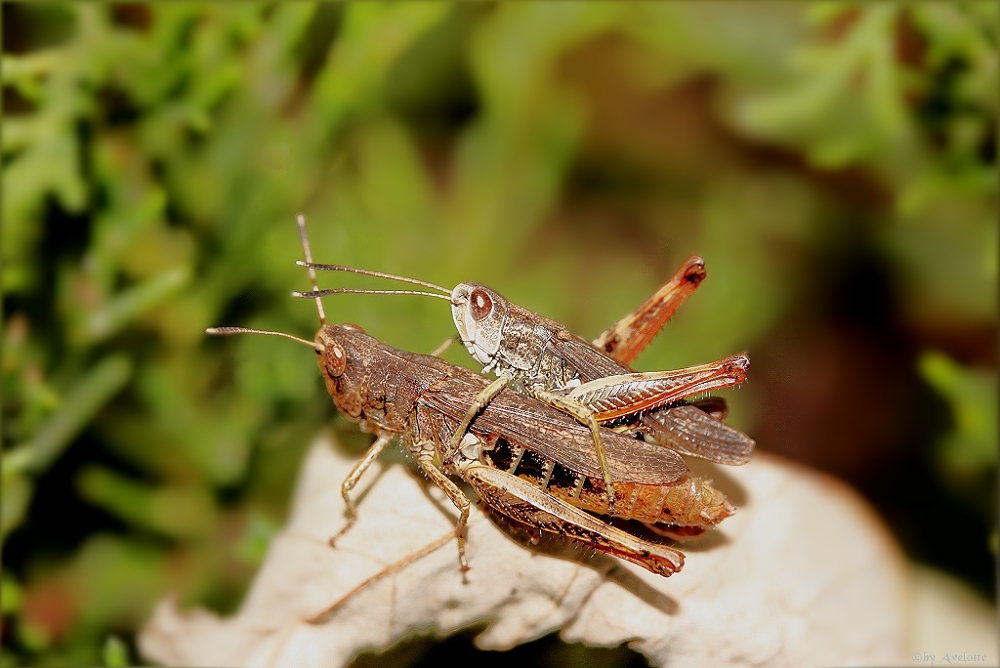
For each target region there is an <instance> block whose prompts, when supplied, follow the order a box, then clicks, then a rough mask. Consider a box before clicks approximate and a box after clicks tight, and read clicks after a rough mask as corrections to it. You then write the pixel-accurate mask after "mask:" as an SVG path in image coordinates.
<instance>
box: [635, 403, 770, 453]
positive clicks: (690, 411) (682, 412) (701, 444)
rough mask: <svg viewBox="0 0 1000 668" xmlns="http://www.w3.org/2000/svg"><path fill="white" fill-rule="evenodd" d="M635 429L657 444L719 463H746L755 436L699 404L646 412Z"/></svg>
mask: <svg viewBox="0 0 1000 668" xmlns="http://www.w3.org/2000/svg"><path fill="white" fill-rule="evenodd" d="M635 430H636V431H639V432H642V433H643V434H645V435H646V437H647V438H649V439H651V440H652V441H654V442H655V443H658V444H660V445H665V446H667V447H669V448H673V449H674V450H677V451H678V452H682V453H684V454H687V455H694V456H695V457H700V458H702V459H707V460H708V461H711V462H715V463H717V464H728V465H730V466H738V465H740V464H746V463H747V461H749V459H750V455H751V454H752V453H753V449H754V446H755V445H756V444H755V443H754V441H753V439H752V438H750V437H749V436H747V435H746V434H744V433H743V432H741V431H740V430H738V429H734V428H732V427H730V426H729V425H727V424H724V423H723V422H721V421H720V420H719V419H718V418H716V417H713V416H712V415H711V414H710V413H707V412H705V411H704V410H702V409H701V408H699V407H697V406H692V405H688V404H684V405H681V406H671V407H670V408H664V409H660V410H657V411H653V412H651V413H647V414H645V415H643V416H642V417H641V418H640V419H639V422H638V424H636V426H635Z"/></svg>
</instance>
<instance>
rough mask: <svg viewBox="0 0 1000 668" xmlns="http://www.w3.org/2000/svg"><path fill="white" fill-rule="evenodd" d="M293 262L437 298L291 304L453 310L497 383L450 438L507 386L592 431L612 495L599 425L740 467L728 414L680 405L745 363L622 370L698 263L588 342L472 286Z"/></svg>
mask: <svg viewBox="0 0 1000 668" xmlns="http://www.w3.org/2000/svg"><path fill="white" fill-rule="evenodd" d="M299 264H304V265H305V266H308V267H309V268H310V269H319V270H330V271H348V272H353V273H359V274H365V275H370V276H376V277H381V278H389V279H394V280H399V281H404V282H408V283H413V284H417V285H421V286H424V287H427V288H430V289H432V290H436V291H437V293H433V292H421V291H414V290H356V289H350V288H335V289H331V290H318V291H313V292H311V293H295V295H296V296H299V297H318V296H323V295H327V294H337V293H365V294H416V295H424V296H432V297H437V298H441V299H446V300H448V301H449V302H450V303H451V307H452V318H453V320H454V322H455V326H456V329H457V330H458V333H459V336H460V337H461V340H462V343H463V344H464V345H465V347H466V348H467V349H468V351H469V353H470V354H471V355H472V357H473V358H474V359H475V360H476V361H477V362H479V363H481V364H483V365H484V368H483V371H484V373H485V372H489V371H493V372H494V373H496V374H497V376H498V378H497V380H496V381H494V382H493V383H491V384H490V385H489V386H488V387H487V388H486V389H485V390H484V391H483V393H482V394H481V395H480V396H479V397H478V399H477V401H476V403H475V404H474V405H473V408H472V409H470V412H469V414H468V415H467V416H466V418H465V419H464V420H463V422H462V425H461V427H460V428H459V430H458V431H457V432H456V439H457V438H459V437H460V436H461V433H462V431H463V428H464V427H467V426H468V424H469V423H470V422H471V421H472V419H473V418H474V416H475V411H476V410H478V409H479V407H481V406H485V405H486V404H488V403H489V401H490V400H491V399H492V397H493V396H494V395H495V394H496V393H498V392H499V391H500V390H501V388H503V387H505V386H507V385H510V386H511V387H512V388H513V389H514V390H516V391H517V392H519V393H521V394H524V395H526V396H530V397H533V398H536V399H539V400H541V401H543V402H544V403H546V404H548V405H550V406H553V407H555V408H558V409H560V410H562V411H564V412H566V413H568V414H570V415H572V416H573V417H575V418H576V419H577V420H579V421H580V422H581V423H583V424H585V425H587V426H588V427H589V428H590V430H591V433H592V435H593V439H594V444H595V450H596V452H597V457H598V459H599V460H600V462H601V470H602V472H603V477H604V480H605V484H606V486H607V488H608V489H609V490H612V493H613V492H614V487H613V480H612V476H611V474H610V471H609V469H608V466H607V463H606V453H605V452H604V448H603V445H602V443H601V432H600V431H599V429H598V426H599V424H608V425H609V426H612V427H614V428H615V429H616V430H617V431H621V432H626V433H630V434H633V435H644V436H646V437H647V438H649V440H651V441H653V442H654V443H658V444H660V445H666V446H668V447H671V448H673V449H675V450H677V451H679V452H682V453H684V454H689V455H693V456H697V457H702V458H705V459H708V460H710V461H713V462H716V463H722V464H730V465H737V464H743V463H746V461H747V460H748V459H749V458H750V455H751V453H752V452H753V447H754V442H753V440H752V439H750V438H749V437H748V436H746V435H745V434H743V433H742V432H740V431H738V430H736V429H733V428H732V427H729V426H728V425H725V424H724V423H722V422H721V419H722V418H723V417H724V416H725V412H726V409H725V403H724V401H723V400H721V399H710V400H707V401H702V402H695V403H688V402H687V401H685V399H686V398H687V397H690V396H692V395H695V394H701V393H704V392H709V391H711V390H714V389H719V388H723V387H728V386H731V385H736V384H739V383H741V382H743V381H744V380H746V371H747V369H748V368H749V365H750V359H749V358H748V357H747V356H746V355H745V354H740V355H732V356H730V357H727V358H725V359H722V360H719V361H717V362H713V363H711V364H705V365H701V366H694V367H688V368H685V369H679V370H674V371H659V372H647V373H636V372H635V371H634V370H632V369H631V368H629V367H628V366H626V364H627V363H628V362H630V361H631V360H632V359H634V358H635V356H636V355H638V354H639V352H640V351H641V350H642V349H643V348H644V347H645V346H646V344H647V343H649V341H651V340H652V339H653V337H654V336H655V335H656V334H657V333H658V332H659V331H660V329H662V327H663V325H664V324H665V323H666V322H667V320H669V318H670V317H671V316H672V315H673V314H674V313H675V312H676V311H677V309H678V308H679V307H680V305H681V304H682V303H683V302H684V301H685V300H686V299H687V298H688V297H689V296H690V295H691V294H692V293H693V292H694V290H695V288H696V287H697V286H698V284H699V283H700V282H701V281H702V280H703V279H704V277H705V263H704V261H703V260H702V259H701V258H700V257H697V256H692V257H690V258H688V259H687V260H686V261H685V262H684V264H683V265H682V266H681V268H680V269H679V270H678V271H677V272H676V273H675V274H674V276H673V277H672V278H671V280H670V281H668V282H667V283H666V284H665V285H664V286H663V287H662V288H660V289H659V290H658V291H657V292H656V293H655V294H654V295H653V296H652V297H650V298H649V299H648V300H647V301H646V302H645V303H644V304H643V305H642V306H640V307H639V308H638V309H637V310H636V311H634V312H633V313H632V314H630V315H629V316H627V317H626V318H623V319H622V320H620V321H619V322H617V323H615V324H614V325H612V326H611V327H610V328H609V329H608V330H607V331H605V332H604V333H603V334H602V335H601V336H600V337H598V338H597V340H595V341H594V343H593V344H591V343H589V342H587V341H585V340H583V339H582V338H580V337H579V336H576V335H575V334H573V333H572V332H570V331H569V330H567V329H566V328H565V327H564V326H563V325H561V324H559V323H558V322H555V321H553V320H549V319H548V318H544V317H542V316H540V315H538V314H536V313H533V312H531V311H529V310H527V309H525V308H522V307H520V306H518V305H516V304H513V303H511V302H509V301H507V300H506V299H504V298H503V297H502V296H500V295H499V294H498V293H496V292H495V291H493V290H491V289H489V288H487V287H486V286H483V285H480V284H478V283H460V284H459V285H458V286H456V287H455V288H454V289H453V290H448V289H447V288H443V287H441V286H438V285H435V284H433V283H427V282H424V281H418V280H415V279H410V278H406V277H403V276H395V275H392V274H386V273H383V272H376V271H369V270H363V269H356V268H353V267H346V266H343V265H328V264H316V263H303V262H300V263H299ZM438 293H440V294H438Z"/></svg>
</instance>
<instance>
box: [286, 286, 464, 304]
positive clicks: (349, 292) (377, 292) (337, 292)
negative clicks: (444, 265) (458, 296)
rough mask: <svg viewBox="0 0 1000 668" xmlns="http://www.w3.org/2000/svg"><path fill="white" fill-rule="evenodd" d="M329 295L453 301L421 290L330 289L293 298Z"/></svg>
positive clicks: (295, 295) (305, 293)
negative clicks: (408, 297) (426, 298)
mask: <svg viewBox="0 0 1000 668" xmlns="http://www.w3.org/2000/svg"><path fill="white" fill-rule="evenodd" d="M327 295H422V296H424V297H436V298H438V299H444V300H445V301H448V302H450V301H451V295H439V294H437V293H435V292H421V291H420V290H362V289H360V288H329V289H326V290H313V291H312V292H293V293H292V296H293V297H301V298H303V299H319V298H320V297H325V296H327Z"/></svg>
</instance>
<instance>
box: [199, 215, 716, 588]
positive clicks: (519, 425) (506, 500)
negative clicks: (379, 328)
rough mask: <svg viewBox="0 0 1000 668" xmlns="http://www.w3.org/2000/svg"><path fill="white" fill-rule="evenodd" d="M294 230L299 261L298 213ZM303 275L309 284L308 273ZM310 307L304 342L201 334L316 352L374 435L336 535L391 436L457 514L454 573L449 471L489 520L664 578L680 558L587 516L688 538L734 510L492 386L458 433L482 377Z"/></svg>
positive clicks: (339, 396) (650, 458)
mask: <svg viewBox="0 0 1000 668" xmlns="http://www.w3.org/2000/svg"><path fill="white" fill-rule="evenodd" d="M299 227H300V236H301V238H302V243H303V251H304V254H305V256H306V261H307V262H310V261H311V257H310V252H309V246H308V240H307V238H306V234H305V229H304V221H303V219H302V218H301V216H300V217H299ZM310 275H311V278H312V280H313V283H314V284H315V274H314V273H313V272H312V270H310ZM314 291H315V290H314ZM316 302H317V310H318V313H319V318H320V323H321V328H320V330H319V332H318V333H317V334H316V337H315V339H314V340H313V341H311V342H310V341H307V340H305V339H301V338H298V337H295V336H293V335H290V334H284V333H281V332H267V331H261V330H251V329H247V328H242V327H218V328H212V329H209V330H208V332H209V333H211V334H236V333H259V334H273V335H278V336H284V337H287V338H291V339H293V340H296V341H299V342H300V343H304V344H306V345H309V346H310V347H312V348H313V349H314V350H315V351H316V353H317V358H318V360H317V361H318V363H319V367H320V371H321V372H322V374H323V377H324V380H325V382H326V386H327V390H328V391H329V393H330V396H331V397H332V398H333V401H334V403H335V404H336V405H337V407H338V408H339V409H340V411H341V412H342V413H344V415H346V416H347V417H348V418H349V419H351V420H353V421H355V422H358V423H360V424H361V426H362V428H363V429H364V430H366V431H370V432H371V433H374V434H375V436H376V440H375V442H374V444H373V445H372V446H371V447H370V448H369V450H368V452H367V453H366V454H365V456H364V457H363V458H362V460H361V461H360V462H358V464H357V465H356V466H355V467H354V469H353V470H352V471H351V473H350V475H349V476H348V477H347V479H346V480H345V481H344V482H343V484H342V486H341V494H342V496H343V498H344V503H345V506H346V514H347V518H348V521H347V525H346V526H345V527H344V529H342V530H341V532H340V533H339V534H338V536H339V535H341V534H343V532H344V531H346V530H347V529H349V528H350V526H351V525H352V524H353V523H354V521H355V519H356V518H357V509H356V505H355V503H354V502H353V501H352V499H351V496H350V493H351V491H352V489H353V488H354V486H355V485H356V484H357V482H358V481H359V480H360V478H361V476H362V474H363V473H364V472H365V470H366V469H367V468H368V467H369V466H370V465H371V464H372V462H374V460H375V459H376V458H377V457H378V455H379V453H380V452H382V450H384V449H385V448H386V446H387V445H388V444H389V443H390V442H391V441H392V439H393V438H395V437H397V436H398V437H399V438H400V440H401V442H402V444H403V446H404V447H405V448H406V449H407V450H408V451H409V452H410V453H411V454H412V455H413V456H414V458H415V459H416V461H417V464H418V465H419V466H420V468H421V470H422V471H423V472H424V473H425V474H426V475H427V476H428V477H429V478H430V479H431V480H432V481H433V482H434V483H435V484H436V485H438V486H439V487H441V488H442V489H443V490H444V492H445V493H446V494H447V495H448V497H449V499H451V501H452V503H454V505H455V507H456V508H458V511H459V519H458V522H457V524H456V528H455V535H456V537H457V539H458V546H459V561H460V564H461V567H462V570H463V572H464V571H466V570H468V562H467V559H466V556H465V535H466V523H467V521H468V516H469V509H470V501H469V499H468V498H467V497H466V496H465V494H464V493H463V492H462V491H461V489H460V488H459V487H458V486H457V485H455V483H454V482H452V480H451V479H450V478H449V477H448V476H449V475H452V476H457V477H460V478H462V479H463V480H465V481H466V482H467V483H468V484H469V485H470V486H471V487H472V488H473V489H474V490H475V491H476V493H477V494H478V496H479V498H480V500H481V501H482V502H483V503H484V504H485V505H486V507H487V509H488V510H489V511H490V512H492V513H498V514H499V515H501V516H502V517H503V518H506V519H507V520H509V523H511V524H513V525H514V526H523V527H527V528H529V529H531V530H534V531H539V532H541V531H544V532H550V533H554V534H557V535H560V536H563V537H566V538H568V539H570V540H573V541H577V542H579V543H582V544H584V545H587V546H590V547H593V548H595V549H597V550H600V551H603V552H606V553H609V554H612V555H614V556H617V557H619V558H622V559H625V560H627V561H631V562H633V563H636V564H639V565H641V566H643V567H644V568H646V569H648V570H650V571H652V572H654V573H658V574H660V575H664V576H668V575H671V574H672V573H675V572H677V571H678V570H680V568H681V567H682V565H683V563H684V556H683V554H682V553H681V552H679V551H678V550H676V549H674V548H671V547H668V546H666V545H661V544H659V543H654V542H650V541H647V540H644V539H641V538H639V537H637V536H635V535H633V534H631V533H628V532H627V531H624V530H622V529H620V528H617V527H614V526H612V525H610V524H608V523H607V522H606V521H604V520H603V519H601V518H599V517H596V516H595V515H593V514H591V513H597V514H602V515H609V516H611V517H615V518H621V519H626V520H629V519H631V520H638V521H641V522H644V523H646V524H648V525H650V526H652V527H654V528H661V529H662V528H666V529H670V528H678V529H682V530H683V529H685V528H687V529H693V530H695V531H700V530H704V529H706V528H708V527H711V526H713V525H715V524H717V523H718V522H720V521H721V520H723V519H725V518H726V517H728V516H729V515H731V514H732V513H733V511H734V508H733V506H732V505H731V504H730V503H729V501H728V500H727V499H726V498H725V496H724V495H723V494H722V493H721V492H719V491H718V490H717V489H715V488H714V487H713V486H712V484H711V481H709V480H707V479H704V478H701V477H698V476H694V475H692V474H691V473H690V471H689V469H688V467H687V465H686V464H685V463H684V461H683V459H681V457H680V456H679V455H678V454H677V453H676V452H674V451H673V450H669V449H665V448H661V447H658V446H656V445H654V444H649V443H646V442H644V441H640V440H637V439H635V438H632V437H630V436H628V435H625V434H620V433H617V432H615V431H612V430H609V429H604V428H601V433H600V437H601V440H602V442H603V444H604V448H605V453H606V460H605V462H601V461H600V460H599V459H598V458H597V456H596V452H595V449H594V448H593V447H592V434H591V432H590V431H589V430H588V429H587V428H585V427H583V426H582V425H580V424H579V422H577V421H576V420H575V419H573V418H572V417H570V416H568V415H566V414H565V413H564V412H561V411H559V410H557V409H555V408H552V407H550V406H548V405H546V404H544V403H541V402H539V401H537V400H534V399H531V398H530V397H525V396H522V395H519V394H517V393H515V392H513V391H512V390H510V389H506V388H501V390H500V391H499V392H497V393H495V395H494V396H493V397H492V399H491V401H489V402H488V403H487V404H486V405H485V406H482V407H477V408H476V410H475V411H474V415H475V417H474V418H473V420H472V421H471V423H469V424H468V425H463V422H464V420H465V418H466V416H467V415H468V414H469V412H470V411H471V410H472V409H473V407H475V406H477V401H478V399H479V397H481V396H482V394H483V392H484V390H485V389H486V388H487V387H488V386H489V385H490V383H489V381H488V380H487V379H485V378H483V377H482V376H480V375H478V374H476V373H474V372H472V371H470V370H468V369H466V368H464V367H459V366H455V365H452V364H449V363H447V362H445V361H444V360H442V359H440V358H438V357H433V356H428V355H417V354H413V353H408V352H405V351H401V350H398V349H396V348H393V347H391V346H388V345H386V344H384V343H381V342H379V341H378V340H376V339H374V338H373V337H371V336H369V335H367V334H365V333H364V332H363V331H362V330H361V328H359V327H357V326H356V325H330V324H327V323H326V318H325V314H324V312H323V309H322V306H321V305H320V303H319V300H318V299H317V300H316ZM456 434H458V435H459V439H458V440H457V442H456V439H455V436H456ZM605 467H606V468H607V470H608V471H610V474H611V476H612V477H613V478H614V480H615V482H616V483H617V487H618V492H617V499H618V500H617V502H616V503H614V504H612V503H611V497H610V494H609V490H608V489H607V487H606V485H605V483H604V481H603V477H604V476H603V472H604V469H605ZM588 511H589V512H588Z"/></svg>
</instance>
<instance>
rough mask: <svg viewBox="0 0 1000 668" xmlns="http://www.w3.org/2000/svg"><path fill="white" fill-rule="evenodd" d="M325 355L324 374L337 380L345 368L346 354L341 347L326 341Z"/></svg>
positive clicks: (334, 342) (333, 342)
mask: <svg viewBox="0 0 1000 668" xmlns="http://www.w3.org/2000/svg"><path fill="white" fill-rule="evenodd" d="M325 355H326V359H325V360H324V361H325V367H326V372H327V373H328V374H329V375H330V377H331V378H339V377H340V376H341V375H343V373H344V369H346V368H347V354H346V353H344V349H343V347H341V345H340V344H339V343H337V342H336V341H327V343H326V352H325Z"/></svg>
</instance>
